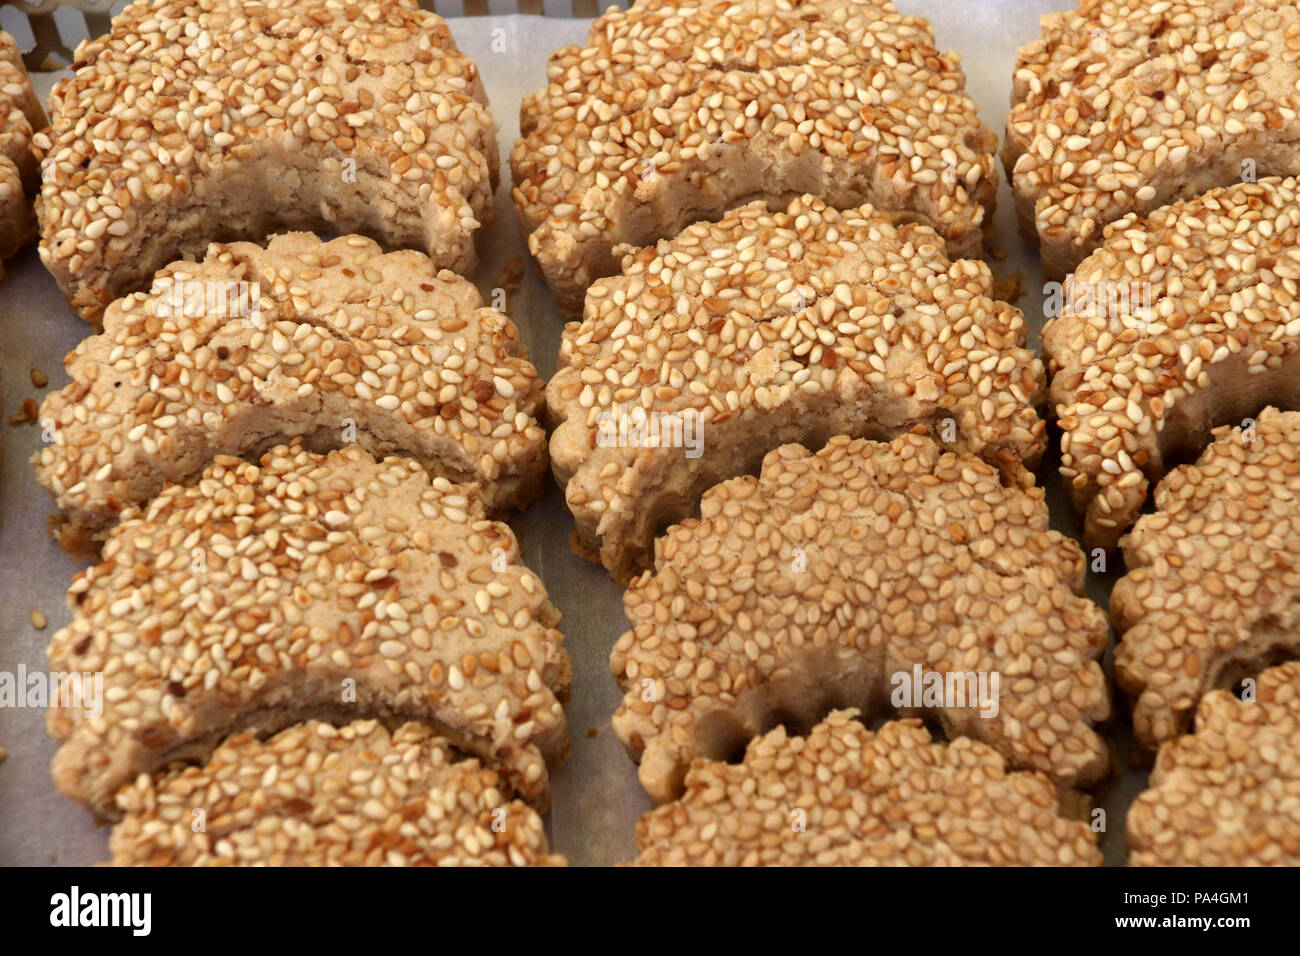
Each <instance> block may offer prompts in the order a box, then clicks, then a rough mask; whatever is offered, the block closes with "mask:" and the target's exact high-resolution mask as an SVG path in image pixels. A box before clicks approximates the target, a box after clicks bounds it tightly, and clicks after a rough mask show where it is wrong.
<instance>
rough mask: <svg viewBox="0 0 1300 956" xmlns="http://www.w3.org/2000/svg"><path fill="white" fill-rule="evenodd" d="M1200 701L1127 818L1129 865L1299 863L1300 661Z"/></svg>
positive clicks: (1162, 753)
mask: <svg viewBox="0 0 1300 956" xmlns="http://www.w3.org/2000/svg"><path fill="white" fill-rule="evenodd" d="M1255 694H1256V696H1255V699H1254V700H1251V701H1244V700H1240V699H1238V698H1236V697H1234V696H1233V695H1232V694H1231V693H1229V692H1228V691H1226V690H1216V691H1213V692H1211V693H1209V694H1207V695H1205V697H1203V698H1202V699H1201V702H1200V704H1199V705H1198V707H1197V711H1196V732H1195V733H1193V734H1188V735H1186V736H1183V737H1177V738H1175V739H1173V740H1170V741H1168V742H1166V743H1165V744H1163V745H1162V746H1161V747H1160V756H1159V758H1158V759H1157V760H1156V766H1155V769H1154V770H1152V771H1151V781H1150V789H1149V790H1146V791H1144V792H1143V793H1141V794H1139V795H1138V798H1137V799H1136V800H1135V801H1134V802H1133V806H1132V807H1131V808H1130V809H1129V812H1128V847H1129V860H1128V861H1129V865H1130V866H1298V865H1300V662H1295V661H1292V662H1291V663H1289V664H1283V665H1282V666H1281V667H1274V668H1271V669H1270V670H1266V671H1264V673H1263V674H1261V675H1259V682H1258V687H1257V688H1256V692H1255Z"/></svg>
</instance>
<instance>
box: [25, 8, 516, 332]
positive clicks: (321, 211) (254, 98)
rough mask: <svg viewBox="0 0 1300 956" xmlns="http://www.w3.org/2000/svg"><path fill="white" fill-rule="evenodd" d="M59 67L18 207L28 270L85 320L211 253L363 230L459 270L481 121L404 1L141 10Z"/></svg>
mask: <svg viewBox="0 0 1300 956" xmlns="http://www.w3.org/2000/svg"><path fill="white" fill-rule="evenodd" d="M76 57H77V59H76V62H75V63H74V64H73V69H74V73H73V75H72V76H71V77H69V78H68V79H66V80H64V81H63V82H62V83H60V84H59V85H58V86H57V87H56V88H55V90H54V92H53V94H51V96H50V120H51V128H50V129H49V130H48V132H45V133H42V134H40V135H38V136H37V137H36V144H37V145H38V147H39V148H40V152H41V154H42V163H43V173H44V178H45V182H44V185H43V186H42V189H41V196H40V199H39V200H38V202H37V207H36V208H37V214H38V215H39V217H40V223H41V245H40V252H41V260H42V261H43V262H44V263H45V265H46V267H47V268H48V269H49V270H50V272H51V273H53V275H54V278H55V280H56V281H57V282H58V284H59V288H60V289H62V290H63V294H64V295H65V296H66V297H67V299H68V304H69V305H70V306H71V307H72V309H73V310H75V311H76V312H77V313H79V314H80V315H81V316H82V317H83V318H85V319H86V320H87V321H89V322H90V323H91V324H93V325H96V326H98V325H99V323H100V320H101V318H102V316H103V312H104V310H105V309H106V308H107V307H108V305H109V303H110V302H112V301H114V300H115V299H118V298H121V297H122V296H124V295H126V294H127V293H130V292H134V291H136V290H139V289H143V288H146V287H147V286H148V284H149V282H150V280H151V278H152V277H153V274H154V272H155V271H157V270H158V269H161V268H162V267H163V266H165V265H166V264H167V263H169V262H171V261H173V260H175V259H181V258H195V257H198V256H201V255H202V254H203V250H204V249H205V248H206V247H207V245H208V241H209V240H213V239H222V240H227V239H252V240H261V239H263V238H264V237H265V236H267V235H268V234H269V233H272V232H278V231H285V230H291V229H306V230H312V231H321V230H326V231H329V232H334V233H339V234H345V233H364V234H366V235H369V236H372V237H373V238H375V239H377V240H379V241H380V242H381V243H383V245H384V246H385V247H387V248H397V247H412V248H417V249H420V250H423V251H425V252H427V253H428V254H429V257H430V258H431V259H432V260H433V263H434V265H435V266H436V267H438V268H448V269H452V270H454V271H457V272H460V273H462V274H469V272H470V271H471V270H472V269H473V268H474V265H475V262H476V257H475V252H474V234H475V232H476V230H477V229H478V228H479V227H480V226H481V225H484V224H486V223H487V222H488V221H489V219H490V216H491V210H492V190H493V185H494V181H495V176H496V162H497V148H496V139H495V137H496V133H495V127H494V125H493V122H492V117H491V114H490V113H489V111H488V108H487V98H486V96H485V94H484V92H483V84H482V80H481V79H480V77H479V73H478V68H477V67H476V66H475V65H474V64H473V63H472V62H471V61H470V60H469V59H468V58H467V57H465V56H464V55H462V54H461V53H460V52H459V51H458V50H457V49H456V44H455V42H454V41H453V40H452V37H451V33H450V31H449V30H448V29H447V25H446V23H444V22H443V20H442V19H441V18H439V17H437V16H435V15H434V14H432V13H428V12H425V11H423V10H421V9H419V7H418V6H417V4H416V0H370V2H366V3H359V2H344V3H339V2H333V0H258V2H256V3H243V2H237V0H162V2H143V0H140V2H136V3H133V4H131V5H130V6H129V7H127V8H126V9H125V10H123V11H122V12H121V13H120V14H118V15H117V16H116V17H115V18H114V19H113V26H112V29H111V30H110V31H109V33H107V34H105V35H104V36H101V37H99V38H98V39H95V40H91V41H89V42H88V43H83V44H82V45H81V46H79V47H78V48H77V52H76Z"/></svg>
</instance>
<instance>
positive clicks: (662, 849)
mask: <svg viewBox="0 0 1300 956" xmlns="http://www.w3.org/2000/svg"><path fill="white" fill-rule="evenodd" d="M856 716H857V711H854V710H844V711H836V712H834V713H832V714H830V715H829V716H828V717H827V718H826V719H825V720H824V721H823V722H821V723H819V724H818V725H817V726H816V727H814V728H813V729H812V731H811V732H810V733H809V734H808V736H806V737H788V736H787V734H786V731H785V729H784V728H782V727H778V728H776V729H775V730H773V731H771V732H770V733H769V734H767V735H766V736H764V737H759V738H757V739H755V740H753V741H752V742H751V743H750V744H749V746H748V747H747V748H746V751H745V759H744V761H743V762H742V763H739V764H725V763H717V762H708V761H702V760H701V761H697V762H696V763H695V764H694V765H693V766H692V767H691V769H690V771H689V773H687V775H686V792H685V794H684V795H683V796H682V798H681V799H680V800H678V801H677V802H676V803H672V804H669V805H667V806H663V807H659V808H658V809H656V810H653V811H651V812H650V813H648V814H646V815H645V816H644V817H642V818H641V820H640V822H639V823H638V824H637V846H638V848H639V850H640V856H639V857H638V858H637V863H638V864H639V865H641V866H683V865H686V866H899V865H902V866H989V865H991V866H1029V865H1042V866H1100V865H1101V851H1100V850H1099V849H1098V847H1097V835H1096V834H1095V833H1094V832H1093V831H1092V829H1091V828H1090V827H1088V826H1087V825H1086V824H1083V823H1079V822H1076V821H1071V820H1066V819H1063V818H1062V817H1061V816H1059V815H1058V814H1057V810H1056V803H1057V796H1056V788H1055V787H1054V786H1053V785H1052V783H1051V781H1050V780H1048V779H1047V778H1046V777H1044V776H1043V775H1042V774H1036V773H1008V772H1006V770H1005V769H1004V767H1003V762H1002V758H1001V757H999V756H998V754H997V753H996V752H995V751H994V750H992V749H991V748H990V747H988V746H986V745H984V744H982V743H979V742H978V741H974V740H967V739H958V740H954V741H953V742H952V743H950V744H948V745H946V746H945V745H943V744H938V743H934V742H932V741H931V739H930V735H929V733H927V732H926V730H925V728H924V727H922V725H921V722H920V721H919V720H897V721H890V722H888V723H886V724H885V725H884V726H883V727H881V728H880V730H878V731H875V732H873V731H870V730H868V729H867V728H866V727H864V726H863V725H862V723H860V722H859V721H858V720H857V719H855V718H856Z"/></svg>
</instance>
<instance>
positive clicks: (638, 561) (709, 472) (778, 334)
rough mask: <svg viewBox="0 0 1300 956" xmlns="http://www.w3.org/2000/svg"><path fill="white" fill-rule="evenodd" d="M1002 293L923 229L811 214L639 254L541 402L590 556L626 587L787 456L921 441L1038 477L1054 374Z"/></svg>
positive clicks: (572, 338) (609, 286)
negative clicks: (719, 496)
mask: <svg viewBox="0 0 1300 956" xmlns="http://www.w3.org/2000/svg"><path fill="white" fill-rule="evenodd" d="M992 284H993V276H992V274H991V273H990V272H989V270H988V267H987V266H985V265H984V264H983V263H980V262H976V261H973V260H957V261H955V262H953V261H950V260H949V259H948V257H947V256H946V255H945V254H944V246H943V241H942V240H941V239H940V238H939V236H938V235H936V234H935V233H934V231H933V230H931V229H929V228H928V227H926V226H920V225H916V224H906V225H903V226H899V227H895V226H893V225H891V224H890V222H889V220H888V217H886V216H885V215H883V214H882V213H879V212H877V211H876V210H874V209H873V208H872V207H871V206H862V207H860V208H857V209H850V210H846V211H845V212H842V213H841V212H836V211H835V210H834V209H830V208H828V207H827V206H826V205H825V204H824V203H822V202H821V201H820V200H817V199H815V198H813V197H811V196H804V197H802V198H800V199H796V200H794V201H793V202H792V203H791V204H790V206H789V208H788V209H784V210H782V211H780V212H769V211H768V210H767V207H766V206H765V205H764V204H763V203H762V202H761V201H760V202H754V203H750V204H749V205H746V206H742V207H740V208H739V209H734V210H732V211H731V212H729V213H728V214H727V215H726V216H725V217H724V218H723V219H722V221H721V222H719V223H709V222H701V223H696V224H695V225H692V226H690V227H689V228H688V229H686V230H685V231H683V232H682V233H681V234H680V235H679V236H677V237H675V238H673V239H669V240H664V241H662V242H660V243H659V244H658V245H657V246H651V247H647V248H645V249H639V250H634V251H631V252H629V253H628V254H627V255H626V256H624V259H623V271H622V274H621V275H619V276H614V277H612V278H608V279H602V280H600V281H598V282H596V283H595V284H594V285H593V286H592V288H591V292H590V294H589V296H588V299H587V311H586V316H585V318H584V319H583V321H582V322H581V323H571V324H570V325H569V326H568V327H567V328H566V329H565V332H564V339H563V344H562V346H561V349H560V362H559V365H560V367H559V371H558V372H557V373H556V375H555V377H554V378H553V379H551V382H550V384H549V385H548V387H547V405H548V408H549V410H550V412H551V414H552V415H553V416H554V418H555V419H556V420H557V421H559V423H560V424H559V426H558V427H557V428H556V430H555V433H554V435H553V436H552V438H551V457H552V462H553V466H554V470H555V475H556V478H557V480H559V482H560V483H561V484H565V485H566V490H565V497H566V499H567V502H568V506H569V509H570V511H572V512H573V516H574V520H575V522H576V532H575V537H576V540H577V545H578V547H579V550H581V551H583V552H585V553H587V554H589V555H592V556H594V557H597V558H598V559H599V560H600V561H601V562H602V563H603V564H604V565H605V566H606V567H607V568H609V570H610V572H611V573H612V574H613V576H614V577H615V579H616V580H619V581H620V582H624V581H626V580H627V579H628V578H629V577H630V576H631V575H632V574H634V573H636V572H637V571H639V570H641V569H642V568H644V567H646V566H648V565H649V563H650V560H651V555H652V546H653V540H654V537H655V535H656V534H658V533H660V532H661V531H662V530H663V528H664V527H666V526H667V525H668V524H670V523H672V522H674V521H678V520H680V519H682V518H685V517H686V516H687V515H689V514H691V513H692V512H693V511H694V509H695V506H696V503H697V502H698V500H699V496H700V495H701V494H702V493H703V492H704V490H705V489H706V488H709V487H710V486H712V485H714V484H716V483H717V482H719V481H721V480H723V479H725V478H730V477H732V476H734V475H739V474H745V473H752V472H754V471H755V470H757V468H758V466H759V464H760V463H761V462H762V460H763V455H764V454H765V453H767V452H768V451H770V450H771V449H773V448H776V447H778V446H780V445H782V444H785V443H787V442H801V443H804V444H808V445H810V446H814V447H816V446H820V445H821V444H823V443H824V442H825V441H826V439H827V438H828V437H829V436H831V435H835V434H849V435H854V436H859V435H865V436H867V437H871V438H885V439H888V438H892V437H893V436H895V435H898V434H901V433H903V432H908V431H913V432H923V433H926V434H929V435H931V436H932V437H934V438H935V439H937V440H939V441H941V442H942V443H943V444H944V447H946V448H949V449H951V450H954V451H961V452H973V453H976V454H978V455H980V456H982V457H984V458H987V459H988V460H990V461H992V462H995V463H997V464H998V465H999V466H1000V467H1005V468H1007V469H1008V470H1009V472H1014V473H1016V474H1020V473H1022V472H1023V469H1022V468H1021V467H1020V463H1021V461H1024V462H1027V463H1029V464H1030V466H1031V467H1032V466H1033V465H1034V464H1035V463H1036V462H1037V461H1038V459H1039V456H1040V455H1041V454H1042V452H1043V449H1044V447H1045V445H1046V441H1047V439H1046V427H1045V423H1044V422H1043V421H1041V420H1040V419H1039V417H1038V413H1037V411H1036V410H1035V406H1036V405H1038V404H1041V403H1042V402H1043V401H1044V399H1045V396H1046V388H1045V378H1044V373H1043V367H1042V363H1041V362H1039V361H1038V359H1036V358H1035V357H1034V355H1033V353H1032V352H1030V351H1029V350H1028V349H1027V348H1026V347H1025V335H1026V332H1025V322H1024V317H1023V316H1022V315H1021V313H1020V311H1019V310H1018V309H1016V308H1014V307H1012V306H1010V305H1008V304H1007V303H1005V302H999V301H997V300H996V299H994V298H992V291H991V288H992ZM634 416H637V417H643V418H644V419H645V422H644V424H645V425H646V426H648V427H646V428H643V429H642V432H644V433H645V434H644V435H642V436H639V435H638V433H636V432H635V431H634V426H635V425H636V421H635V420H634ZM625 426H628V427H625Z"/></svg>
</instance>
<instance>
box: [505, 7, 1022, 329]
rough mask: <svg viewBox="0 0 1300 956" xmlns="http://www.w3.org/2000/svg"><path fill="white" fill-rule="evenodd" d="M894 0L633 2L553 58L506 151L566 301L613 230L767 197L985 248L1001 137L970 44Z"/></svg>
mask: <svg viewBox="0 0 1300 956" xmlns="http://www.w3.org/2000/svg"><path fill="white" fill-rule="evenodd" d="M934 42H935V41H934V31H933V29H932V28H931V26H930V24H929V22H928V21H926V20H924V19H922V18H920V17H911V16H902V15H900V14H899V13H898V12H897V11H896V10H895V8H894V5H893V4H892V3H885V2H870V3H861V2H853V0H806V2H791V0H735V2H726V0H723V2H708V3H703V4H700V5H698V6H685V7H684V6H680V5H679V4H677V3H671V2H666V0H639V2H637V3H635V4H633V5H632V6H631V7H630V8H629V9H627V10H619V9H613V10H611V11H609V12H608V13H606V14H605V15H604V16H603V17H600V18H599V19H597V20H596V22H595V23H594V24H592V27H591V32H590V35H589V40H588V45H587V46H586V47H578V46H570V47H565V48H563V49H560V50H557V51H556V52H555V53H554V54H552V56H551V60H550V64H549V67H548V70H547V78H548V85H547V86H546V87H545V88H544V89H541V90H539V91H537V92H536V93H534V94H532V95H531V96H528V97H526V98H525V99H524V102H523V105H522V107H521V109H520V121H519V122H520V132H521V134H522V138H521V139H519V140H518V141H517V142H516V143H515V146H514V149H513V151H512V152H511V155H510V162H511V168H512V170H513V172H514V186H515V188H514V198H515V204H516V206H517V208H518V212H519V221H520V225H521V227H522V228H523V231H524V233H525V235H527V236H528V245H529V249H530V250H531V251H532V253H533V255H534V256H535V257H536V258H537V261H538V263H539V264H540V265H541V269H542V272H543V274H544V275H545V277H546V281H547V283H548V284H549V285H550V287H551V290H552V292H553V293H554V294H555V298H556V301H557V303H558V304H559V306H560V308H561V310H563V311H564V312H566V313H568V314H572V315H576V314H578V313H579V312H581V310H582V303H583V293H584V292H585V291H586V289H587V286H588V285H590V284H591V283H592V282H593V281H594V280H595V279H598V278H600V277H601V276H606V275H612V274H613V273H614V272H616V271H617V270H618V256H619V248H618V247H619V246H620V244H622V243H631V244H633V245H637V246H641V245H647V244H649V243H653V242H654V241H656V240H657V239H660V238H663V237H666V236H672V235H675V234H676V233H677V232H679V231H680V230H681V229H682V228H683V227H684V226H686V225H688V224H689V223H691V222H694V221H695V220H697V219H701V218H718V217H719V216H721V215H722V214H723V213H724V212H726V211H727V210H728V209H730V208H731V207H733V206H735V205H737V204H738V203H741V202H745V201H748V200H751V199H755V198H758V197H765V198H767V199H769V200H772V201H774V202H776V203H778V204H779V205H781V206H784V205H785V204H786V203H787V202H789V200H790V199H791V198H794V197H797V196H799V195H800V194H802V193H813V194H816V195H818V196H820V197H821V198H822V199H824V200H825V201H826V202H827V203H829V204H830V205H832V206H835V207H837V208H845V207H850V206H857V205H860V204H861V203H863V202H870V203H871V204H872V205H874V206H876V207H877V208H878V209H883V210H888V211H889V212H890V213H891V214H893V215H895V216H896V217H898V218H899V219H900V220H902V221H913V220H915V221H920V222H924V223H926V224H928V225H931V226H933V227H934V228H935V229H937V230H938V232H939V233H940V234H941V235H942V236H943V237H944V239H945V240H946V241H947V242H948V248H949V251H950V252H951V253H952V254H953V255H954V256H961V255H968V254H977V253H978V252H979V251H980V249H981V246H982V230H983V228H984V225H985V223H986V221H991V218H992V215H991V213H992V207H993V203H994V199H995V196H996V191H997V178H996V177H997V174H996V171H995V169H994V160H993V153H994V151H995V150H996V148H997V137H996V136H995V135H994V134H993V133H992V132H991V131H990V130H988V129H987V128H985V127H984V126H982V125H981V124H980V122H979V119H978V117H977V115H976V110H975V104H974V102H973V101H972V100H971V98H970V97H969V96H968V95H967V94H966V78H965V76H964V75H963V74H962V72H961V68H960V63H959V58H958V57H957V56H956V54H953V53H947V54H944V53H940V52H939V51H938V50H937V49H936V48H935V46H934Z"/></svg>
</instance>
